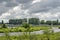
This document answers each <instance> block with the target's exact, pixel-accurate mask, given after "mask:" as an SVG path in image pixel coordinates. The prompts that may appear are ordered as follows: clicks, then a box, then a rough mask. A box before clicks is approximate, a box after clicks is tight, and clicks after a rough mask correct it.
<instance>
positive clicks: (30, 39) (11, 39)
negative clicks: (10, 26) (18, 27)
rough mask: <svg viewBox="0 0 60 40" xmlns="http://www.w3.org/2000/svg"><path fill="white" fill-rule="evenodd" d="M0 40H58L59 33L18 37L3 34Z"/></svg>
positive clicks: (59, 37) (59, 38) (59, 39)
mask: <svg viewBox="0 0 60 40" xmlns="http://www.w3.org/2000/svg"><path fill="white" fill-rule="evenodd" d="M0 40H60V32H59V33H53V34H52V33H49V35H48V31H47V32H46V33H45V34H36V35H35V34H33V35H32V34H31V35H29V34H27V35H19V36H9V35H8V34H5V36H0Z"/></svg>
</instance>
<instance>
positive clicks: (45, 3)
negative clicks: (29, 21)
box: [0, 0, 60, 22]
mask: <svg viewBox="0 0 60 40" xmlns="http://www.w3.org/2000/svg"><path fill="white" fill-rule="evenodd" d="M26 17H28V18H32V17H36V18H39V19H44V20H55V19H60V0H0V21H1V20H4V22H8V20H9V19H20V18H26Z"/></svg>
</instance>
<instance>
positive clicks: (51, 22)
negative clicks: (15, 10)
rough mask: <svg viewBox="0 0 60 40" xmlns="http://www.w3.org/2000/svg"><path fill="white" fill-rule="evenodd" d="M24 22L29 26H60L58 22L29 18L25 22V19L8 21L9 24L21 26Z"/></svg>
mask: <svg viewBox="0 0 60 40" xmlns="http://www.w3.org/2000/svg"><path fill="white" fill-rule="evenodd" d="M24 22H28V23H29V24H33V25H39V24H47V25H51V24H53V25H60V22H59V20H58V19H57V20H55V21H51V20H46V21H45V20H40V19H39V18H29V19H28V21H27V18H24V19H10V20H9V24H22V23H24Z"/></svg>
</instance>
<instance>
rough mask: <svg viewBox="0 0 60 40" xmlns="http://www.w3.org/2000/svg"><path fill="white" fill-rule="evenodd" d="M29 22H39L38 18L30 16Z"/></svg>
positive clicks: (35, 23) (36, 23)
mask: <svg viewBox="0 0 60 40" xmlns="http://www.w3.org/2000/svg"><path fill="white" fill-rule="evenodd" d="M29 24H34V25H38V24H39V18H30V19H29Z"/></svg>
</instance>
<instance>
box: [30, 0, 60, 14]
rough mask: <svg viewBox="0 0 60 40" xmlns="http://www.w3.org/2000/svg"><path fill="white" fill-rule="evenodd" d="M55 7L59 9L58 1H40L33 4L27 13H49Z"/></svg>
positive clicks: (59, 3) (59, 1)
mask: <svg viewBox="0 0 60 40" xmlns="http://www.w3.org/2000/svg"><path fill="white" fill-rule="evenodd" d="M57 7H60V0H58V1H57V0H45V1H44V0H42V1H41V2H38V3H35V4H33V5H32V6H31V7H30V8H29V11H30V12H31V13H38V12H49V11H50V10H53V9H55V8H57Z"/></svg>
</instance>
